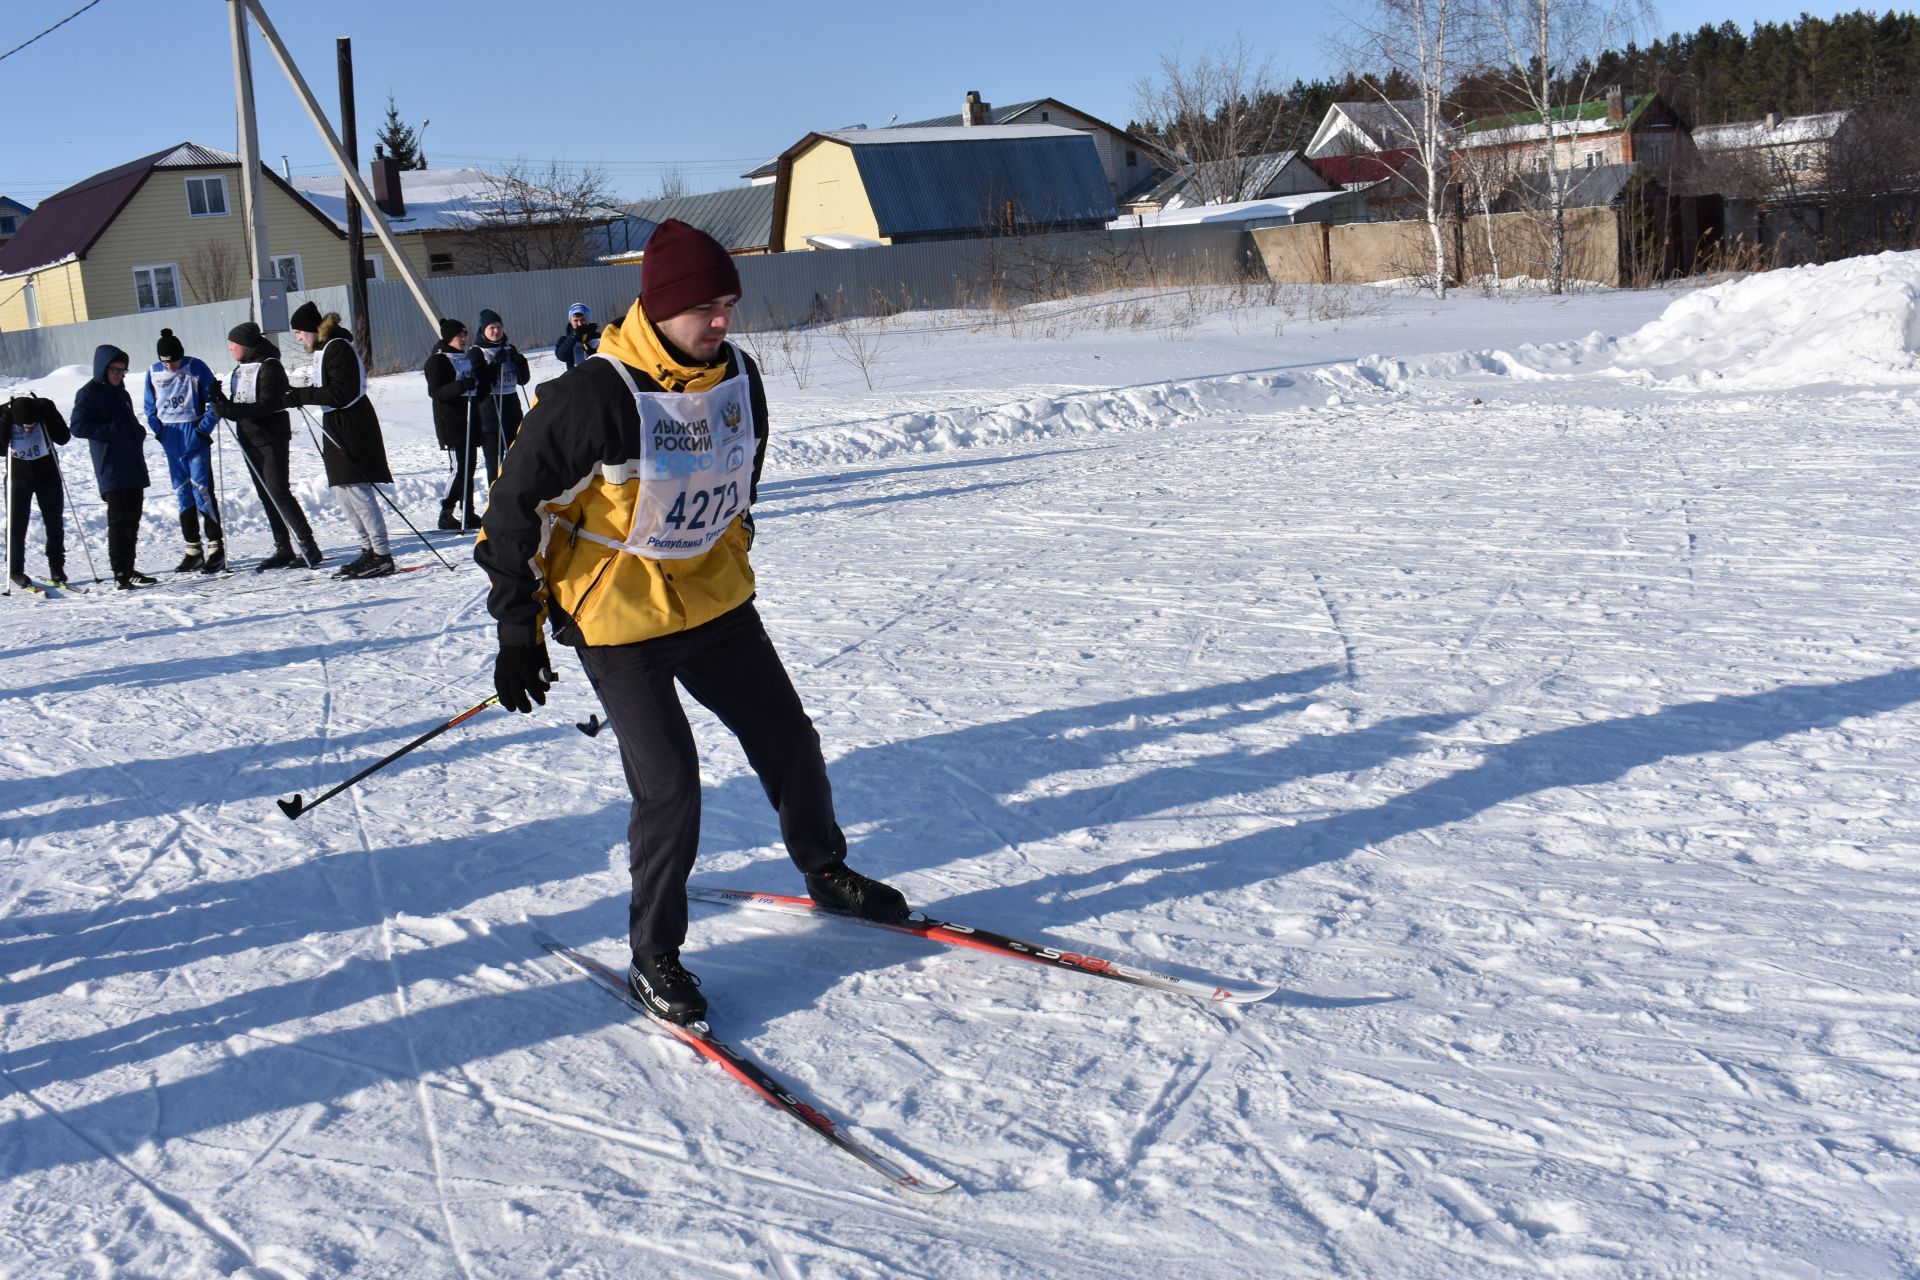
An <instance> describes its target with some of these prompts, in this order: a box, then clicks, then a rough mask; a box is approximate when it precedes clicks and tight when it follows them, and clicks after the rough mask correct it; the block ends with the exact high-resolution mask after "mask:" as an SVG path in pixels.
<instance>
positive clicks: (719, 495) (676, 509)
mask: <svg viewBox="0 0 1920 1280" xmlns="http://www.w3.org/2000/svg"><path fill="white" fill-rule="evenodd" d="M689 508H691V510H689ZM739 511H740V485H739V483H738V482H737V481H730V482H728V483H727V484H723V485H716V486H714V487H713V488H711V489H695V490H693V491H692V492H690V493H688V492H683V493H681V494H680V495H679V496H678V497H677V498H675V499H674V500H673V506H672V508H671V509H670V510H668V512H667V514H666V515H665V516H664V517H663V519H664V521H665V522H666V523H667V524H669V525H671V526H673V527H674V528H675V529H685V530H688V531H692V530H695V529H708V528H718V527H719V526H721V525H723V524H725V523H726V522H727V521H729V520H731V519H733V517H734V516H735V515H737V514H739Z"/></svg>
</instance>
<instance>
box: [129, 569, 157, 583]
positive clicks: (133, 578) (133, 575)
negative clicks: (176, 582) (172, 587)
mask: <svg viewBox="0 0 1920 1280" xmlns="http://www.w3.org/2000/svg"><path fill="white" fill-rule="evenodd" d="M127 581H128V582H131V583H132V584H133V585H134V586H136V587H150V586H152V585H153V584H154V583H156V582H158V581H160V579H158V578H156V577H153V576H152V575H150V574H145V573H142V572H140V571H139V570H138V569H129V570H128V571H127Z"/></svg>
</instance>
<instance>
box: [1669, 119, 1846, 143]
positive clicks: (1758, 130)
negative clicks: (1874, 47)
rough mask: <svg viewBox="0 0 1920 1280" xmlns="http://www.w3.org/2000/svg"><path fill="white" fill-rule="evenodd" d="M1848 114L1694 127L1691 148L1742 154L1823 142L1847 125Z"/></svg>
mask: <svg viewBox="0 0 1920 1280" xmlns="http://www.w3.org/2000/svg"><path fill="white" fill-rule="evenodd" d="M1851 114H1852V113H1851V112H1848V111H1823V112H1820V113H1818V114H1816V115H1806V116H1785V117H1769V118H1767V119H1765V120H1742V121H1738V122H1736V123H1734V124H1708V125H1697V126H1695V127H1694V130H1693V145H1694V146H1696V147H1698V148H1699V149H1700V150H1702V151H1744V150H1747V149H1749V148H1752V147H1783V146H1793V145H1796V144H1799V143H1806V142H1826V141H1828V140H1829V139H1831V138H1832V137H1833V136H1834V135H1835V134H1836V133H1838V132H1840V126H1842V125H1844V124H1845V123H1846V122H1847V117H1848V116H1850V115H1851Z"/></svg>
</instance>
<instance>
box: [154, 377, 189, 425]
mask: <svg viewBox="0 0 1920 1280" xmlns="http://www.w3.org/2000/svg"><path fill="white" fill-rule="evenodd" d="M147 377H148V378H149V379H151V380H152V382H153V405H154V412H155V413H156V414H158V415H159V418H160V421H162V422H166V423H171V424H174V425H176V426H177V425H179V424H181V423H186V422H198V421H199V420H200V415H199V414H198V413H196V412H194V408H193V391H194V385H193V375H192V374H191V373H189V372H187V370H186V368H185V366H182V367H181V368H178V369H155V370H154V371H153V372H151V373H149V374H148V375H147Z"/></svg>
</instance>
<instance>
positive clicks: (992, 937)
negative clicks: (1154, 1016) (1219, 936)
mask: <svg viewBox="0 0 1920 1280" xmlns="http://www.w3.org/2000/svg"><path fill="white" fill-rule="evenodd" d="M687 898H688V900H689V901H691V902H705V903H710V904H712V905H714V906H723V907H752V908H755V909H757V910H761V911H784V912H786V913H787V914H789V915H798V916H823V917H825V918H827V919H829V920H845V921H847V922H848V923H850V924H857V925H864V926H865V927H867V928H869V929H886V930H889V931H890V932H893V933H905V934H911V935H912V936H914V937H916V938H925V939H927V940H928V941H929V942H944V943H946V944H947V945H948V946H950V947H966V948H968V949H970V950H973V951H986V952H990V953H992V954H994V955H999V956H1011V957H1013V958H1014V959H1017V960H1030V961H1032V962H1034V963H1035V964H1043V965H1050V966H1052V967H1053V968H1056V969H1074V970H1077V971H1078V972H1080V973H1090V974H1092V975H1093V976H1094V977H1096V978H1112V979H1113V980H1114V981H1116V982H1127V983H1132V984H1133V985H1134V986H1136V987H1151V988H1152V989H1153V990H1155V991H1170V992H1173V993H1174V994H1176V995H1183V996H1191V997H1193V998H1194V999H1196V1000H1206V1001H1210V1002H1212V1003H1216V1004H1257V1003H1259V1002H1260V1001H1262V1000H1265V999H1266V998H1267V997H1268V996H1271V995H1272V994H1273V993H1274V992H1276V991H1278V990H1279V989H1280V988H1279V987H1277V986H1272V987H1265V986H1248V985H1245V984H1236V983H1233V982H1229V981H1228V980H1226V979H1224V978H1204V979H1194V978H1182V977H1178V976H1176V975H1174V974H1170V973H1161V972H1159V971H1157V970H1154V969H1148V968H1145V967H1144V966H1142V965H1139V964H1137V963H1132V962H1128V963H1122V962H1121V961H1118V960H1112V959H1108V958H1106V957H1103V956H1097V955H1093V954H1092V953H1090V952H1086V951H1072V950H1068V949H1066V948H1063V947H1055V946H1050V945H1048V944H1046V943H1041V942H1026V941H1023V940H1022V939H1019V938H1010V937H1008V936H1007V935H1005V934H1003V933H989V932H988V931H987V930H985V929H976V928H973V927H972V926H971V925H964V924H956V923H954V922H953V921H951V920H935V919H933V918H931V917H929V916H925V915H922V914H920V913H919V912H915V913H914V914H913V915H912V916H910V917H908V919H907V923H905V924H881V923H879V922H878V921H874V920H862V919H861V918H860V917H859V916H854V915H848V914H847V913H846V912H844V911H834V910H831V909H829V908H827V907H823V906H821V905H820V904H819V903H817V902H815V901H814V900H813V899H812V898H802V897H798V896H795V895H792V894H784V893H755V892H752V891H750V890H746V889H719V888H714V887H712V886H707V885H688V886H687Z"/></svg>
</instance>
